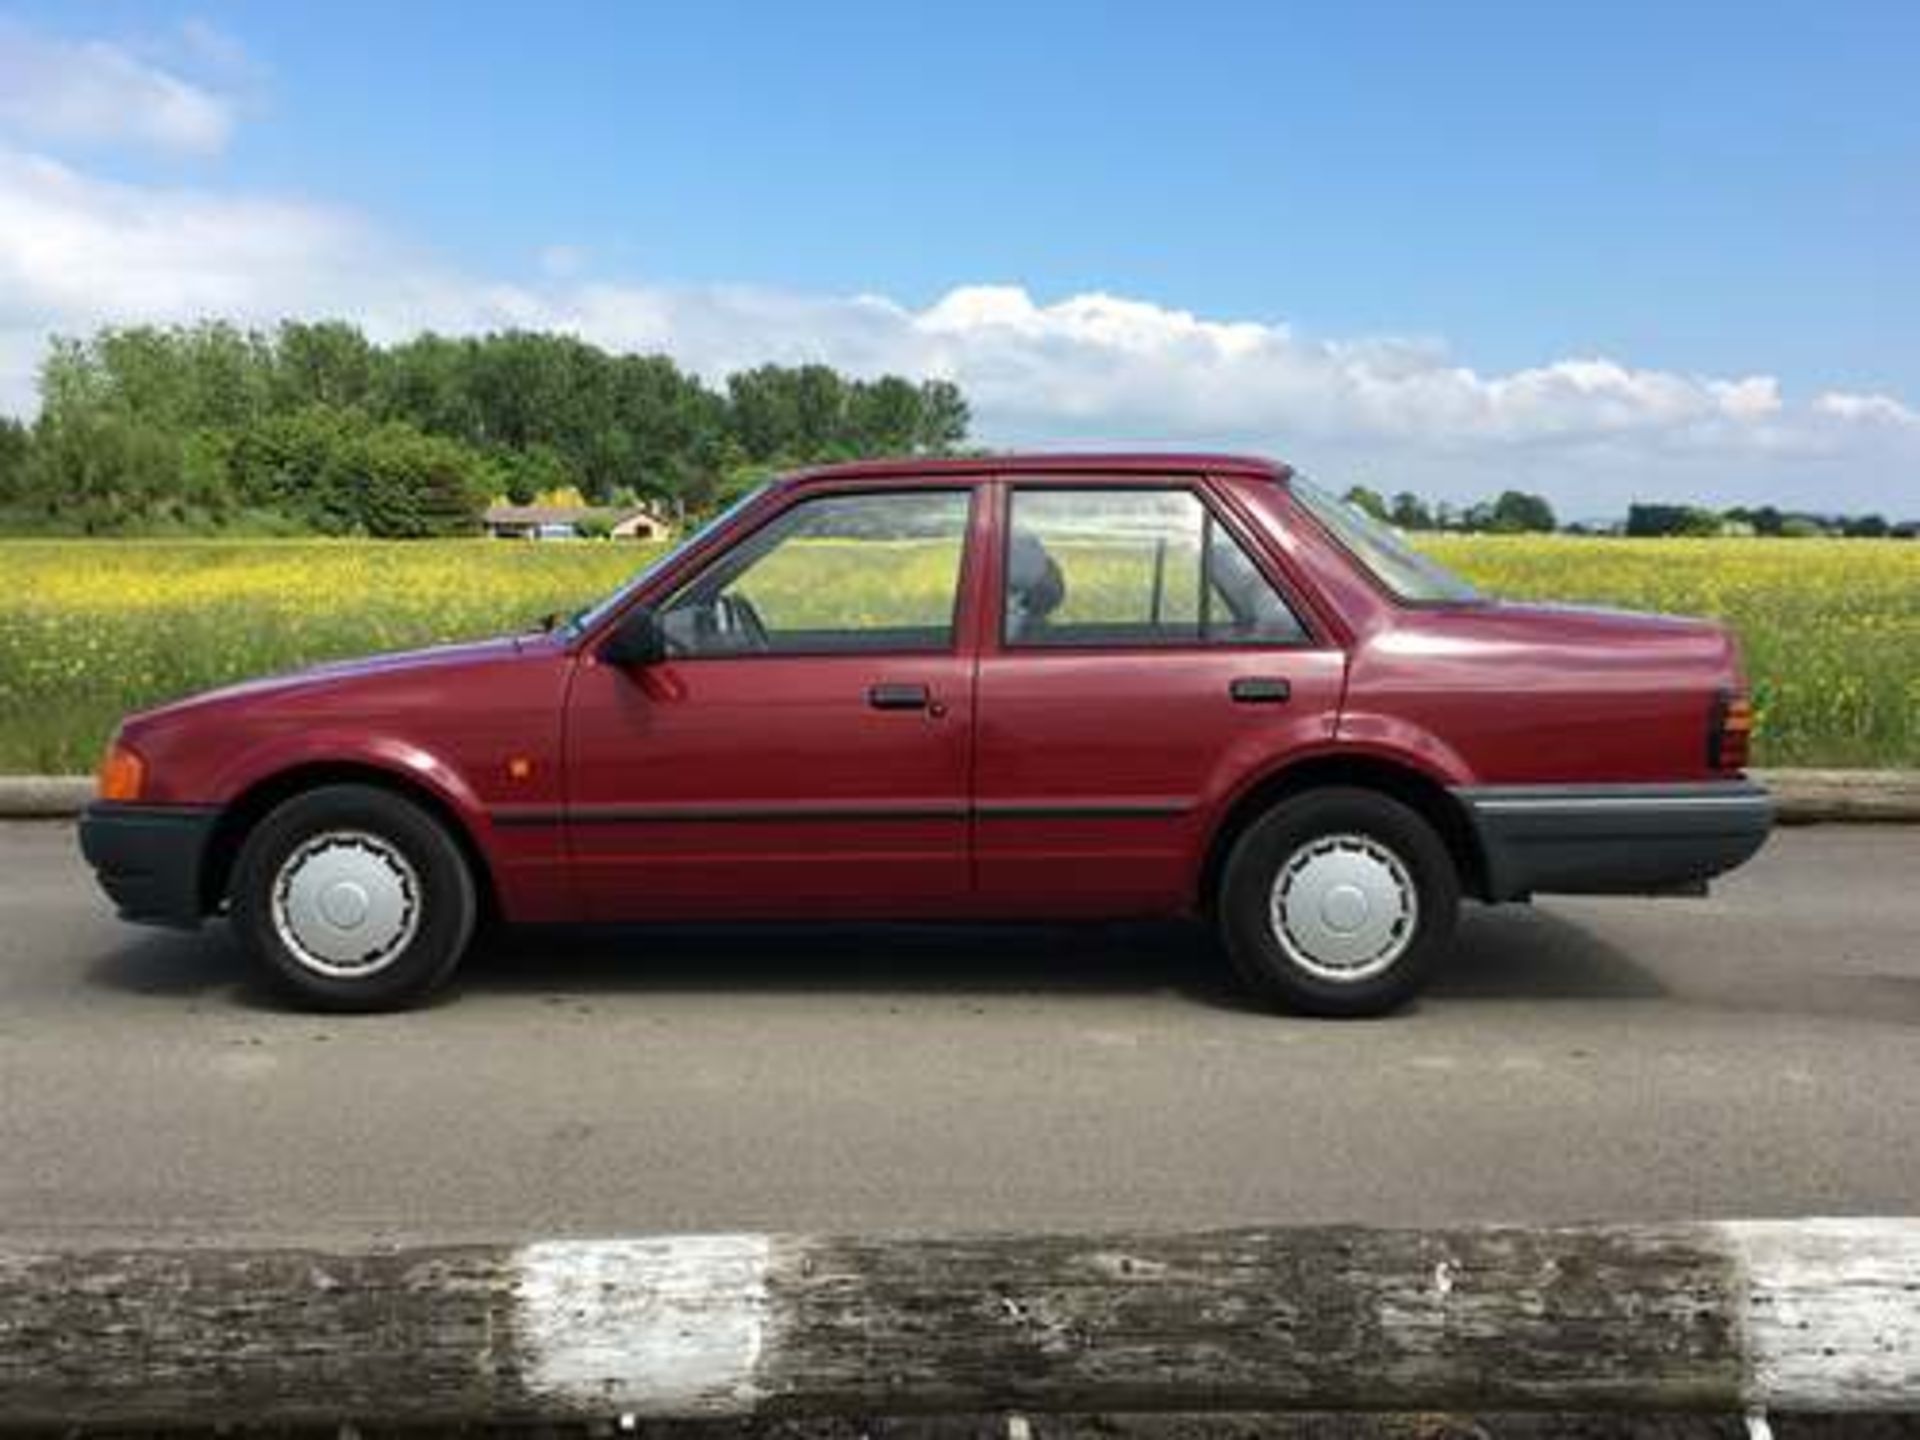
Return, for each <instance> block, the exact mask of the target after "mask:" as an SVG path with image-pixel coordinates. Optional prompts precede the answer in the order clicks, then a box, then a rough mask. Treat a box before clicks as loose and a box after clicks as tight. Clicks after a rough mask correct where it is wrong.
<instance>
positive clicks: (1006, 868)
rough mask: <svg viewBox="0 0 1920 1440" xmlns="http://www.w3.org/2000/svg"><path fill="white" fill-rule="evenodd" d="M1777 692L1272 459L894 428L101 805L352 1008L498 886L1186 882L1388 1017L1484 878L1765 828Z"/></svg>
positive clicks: (903, 915) (106, 818)
mask: <svg viewBox="0 0 1920 1440" xmlns="http://www.w3.org/2000/svg"><path fill="white" fill-rule="evenodd" d="M474 563H475V564H476V565H482V564H485V563H486V557H485V555H484V554H483V553H481V552H480V551H478V550H476V551H475V554H474ZM1750 718H1751V717H1750V709H1749V705H1748V701H1747V698H1746V694H1745V690H1744V685H1743V680H1742V676H1741V670H1740V662H1739V657H1738V654H1737V651H1736V647H1735V644H1734V641H1733V639H1732V637H1731V636H1730V635H1729V634H1728V632H1727V631H1726V630H1725V629H1724V628H1722V627H1721V626H1719V625H1716V624H1712V623H1708V622H1705V621H1699V620H1683V619H1670V618H1665V617H1660V616H1652V615H1636V614H1627V613H1622V612H1618V611H1608V610H1593V609H1576V608H1570V607H1564V606H1547V605H1521V604H1511V603H1508V602H1505V601H1501V600H1496V599H1491V598H1488V597H1485V596H1482V595H1480V594H1477V593H1476V592H1475V591H1474V590H1473V589H1472V588H1471V587H1469V586H1468V585H1467V584H1465V583H1464V582H1462V581H1461V580H1459V579H1457V578H1456V577H1454V576H1452V575H1450V574H1448V573H1447V572H1445V571H1444V570H1442V569H1440V568H1439V567H1438V566H1436V565H1435V564H1434V563H1433V562H1431V561H1430V560H1427V559H1425V558H1423V557H1421V556H1420V555H1418V554H1416V553H1414V552H1413V551H1411V550H1409V549H1408V548H1407V547H1406V546H1405V545H1403V544H1402V543H1401V541H1400V540H1399V539H1398V537H1397V536H1395V535H1394V534H1393V532H1392V531H1390V530H1388V529H1386V528H1384V527H1382V526H1379V525H1376V524H1375V523H1373V522H1372V521H1370V520H1368V519H1367V518H1365V517H1364V516H1362V515H1360V514H1359V513H1357V512H1356V511H1354V510H1352V509H1350V508H1348V507H1347V506H1345V505H1343V504H1342V503H1340V502H1339V501H1337V500H1335V499H1333V498H1331V497H1330V496H1329V495H1327V494H1326V493H1324V492H1323V491H1320V490H1318V489H1316V488H1314V486H1313V485H1312V484H1311V483H1309V482H1308V481H1307V480H1306V479H1304V478H1303V477H1301V476H1299V475H1297V474H1295V473H1293V472H1291V471H1290V470H1288V469H1287V468H1286V467H1285V466H1282V465H1277V464H1273V463H1269V462H1266V461H1261V460H1249V459H1242V458H1235V457H1230V456H1217V455H1072V456H1058V455H1056V456H1013V455H1003V456H995V457H990V458H982V459H964V460H937V461H936V460H907V461H897V462H871V463H864V464H858V465H844V466H837V467H834V468H830V469H821V470H812V471H807V472H804V473H801V474H796V475H792V476H789V477H787V478H784V479H780V480H776V481H773V482H772V483H770V484H768V485H766V486H764V487H763V488H761V489H759V490H757V491H755V492H753V493H752V494H751V495H749V496H747V497H746V498H745V499H743V500H742V501H741V502H740V503H739V504H737V505H735V506H734V507H733V508H732V509H731V510H729V511H728V512H726V513H725V514H723V515H721V516H720V517H719V518H718V519H716V520H715V521H714V522H712V523H711V524H710V525H708V526H707V527H706V528H705V529H704V530H702V531H700V532H698V533H697V534H695V535H693V536H692V537H691V538H690V539H689V540H688V541H687V542H686V543H685V544H683V545H682V546H680V547H679V548H678V549H677V550H676V551H674V552H673V553H671V554H669V555H667V556H666V557H665V558H663V559H661V560H659V561H658V562H656V563H655V564H653V565H651V566H649V567H648V568H647V569H646V570H644V571H643V572H642V573H641V574H639V575H638V576H636V577H635V578H634V579H633V580H632V581H631V582H630V583H629V584H627V585H626V586H625V587H623V588H622V589H620V590H619V591H618V592H617V593H615V594H613V595H611V596H609V597H608V598H607V599H605V600H603V601H602V602H600V603H599V604H598V605H595V606H593V607H592V608H591V609H587V610H584V611H582V612H581V613H579V614H577V615H575V616H573V617H572V618H571V619H568V620H566V621H564V622H563V623H558V624H555V625H552V626H551V627H550V628H549V629H547V630H544V631H540V632H537V633H529V634H523V635H516V636H511V637H508V638H503V639H498V640H491V641H485V642H482V643H479V644H470V645H453V646H446V647H442V648H436V649H430V650H422V651H418V652H414V653H409V654H399V655H385V656H378V657H375V658H371V659H367V660H360V661H353V662H348V663H343V664H331V665H322V666H319V667H317V668H315V669H312V670H307V671H303V672H301V673H299V674H295V675H290V676H286V677H283V678H277V679H270V680H261V681H256V682H253V683H250V684H244V685H238V686H234V687H232V688H230V689H224V690H217V691H214V692H212V693H209V694H205V695H199V696H195V697H193V698H190V699H186V700H182V701H179V702H178V703H175V704H171V705H167V706H163V707H161V708H159V709H155V710H149V711H146V712H144V713H142V714H138V715H134V716H131V717H130V718H128V719H127V720H126V721H125V723H124V724H123V725H122V727H121V729H120V731H119V733H118V734H117V735H116V736H115V738H114V740H113V742H112V745H111V747H110V749H109V751H108V753H107V756H106V758H105V760H104V761H103V763H102V767H101V790H100V798H99V799H98V801H97V802H96V803H94V804H93V805H92V806H91V807H90V808H89V809H88V811H87V813H86V815H85V817H84V819H83V821H82V823H81V828H80V843H81V847H82V849H83V850H84V852H85V854H86V856H87V858H88V860H89V861H90V862H91V863H92V864H93V866H94V868H95V869H96V871H97V872H98V874H99V877H100V881H101V884H102V885H103V886H104V887H105V889H106V891H107V893H108V894H109V895H110V896H111V897H112V899H113V900H114V901H115V902H116V904H117V905H118V906H119V908H120V913H121V914H122V915H123V916H125V917H126V918H128V919H130V920H139V921H151V922H157V923H162V924H173V925H186V926H192V925H195V924H198V923H199V922H200V921H201V920H202V919H203V918H204V917H207V916H210V915H216V914H225V915H226V916H227V917H228V919H229V921H230V923H231V925H232V927H233V929H234V932H235V933H236V934H237V935H238V936H239V938H240V941H241V943H242V944H243V946H244V947H245V949H246V950H247V951H248V952H249V953H250V954H251V955H252V956H253V957H254V958H255V959H256V960H257V962H258V963H259V965H260V966H261V967H263V969H264V970H265V972H266V973H267V974H268V975H270V976H271V977H272V978H273V979H274V980H275V981H277V982H278V983H279V985H280V986H281V987H282V988H283V989H284V990H286V991H287V992H289V993H290V994H291V996H293V997H294V998H295V999H297V1000H299V1001H302V1002H304V1003H306V1004H309V1005H313V1006H318V1007H325V1008H329V1009H342V1010H371V1009H380V1008H387V1007H394V1006H399V1005H403V1004H406V1003H408V1002H411V1001H416V1000H418V999H420V998H421V997H422V996H424V995H426V994H427V993H428V992H430V991H431V990H433V989H434V987H435V986H437V985H439V984H440V983H441V982H442V981H444V980H445V979H446V978H447V976H448V975H449V973H450V972H451V971H452V970H453V968H454V966H455V965H456V963H457V962H458V961H459V959H460V956H461V953H462V951H464V950H465V949H466V947H467V944H468V940H469V938H470V937H471V935H472V934H473V931H474V928H475V925H476V923H478V922H480V921H482V920H497V921H505V922H511V923H539V922H556V921H593V922H602V921H605V922H631V921H651V920H689V919H726V920H740V919H781V920H806V919H836V920H845V919H951V920H982V919H1034V920H1040V919H1044V920H1067V919H1117V918H1127V917H1164V916H1183V915H1185V916H1195V917H1202V918H1205V919H1206V920H1207V921H1209V922H1210V923H1211V924H1212V925H1214V926H1216V927H1217V928H1218V931H1219V934H1220V937H1221V939H1222V941H1223V942H1224V945H1225V948H1226V950H1227V953H1228V954H1229V955H1230V956H1231V957H1232V960H1233V963H1234V964H1235V966H1236V967H1237V969H1238V971H1239V973H1240V975H1241V976H1242V977H1243V978H1244V980H1245V982H1246V984H1247V985H1248V986H1249V987H1251V989H1252V990H1253V991H1254V992H1255V993H1256V994H1258V995H1259V996H1261V997H1264V998H1265V999H1266V1000H1268V1001H1270V1002H1272V1003H1274V1004H1276V1005H1280V1006H1283V1007H1286V1008H1290V1009H1294V1010H1298V1011H1305V1012H1309V1013H1314V1014H1321V1015H1362V1014H1373V1013H1378V1012H1381V1011H1385V1010H1388V1009H1390V1008H1392V1007H1393V1006H1395V1005H1397V1004H1398V1003H1400V1002H1401V1001H1403V1000H1405V999H1406V998H1407V997H1409V996H1410V995H1412V994H1413V993H1414V992H1415V991H1416V990H1417V989H1418V988H1419V987H1420V985H1421V983H1422V982H1423V981H1424V980H1426V978H1427V977H1428V976H1429V975H1430V974H1431V972H1432V971H1433V969H1434V966H1435V964H1436V963H1437V962H1438V961H1439V959H1440V958H1441V956H1442V954H1443V953H1444V951H1445V950H1446V948H1447V946H1448V944H1449V941H1450V938H1451V934H1452V931H1453V928H1454V919H1455V913H1456V911H1457V910H1458V908H1459V904H1460V901H1461V898H1462V897H1463V896H1466V897H1472V898H1474V899H1477V900H1481V901H1488V902H1494V901H1510V900H1524V899H1526V898H1528V897H1530V896H1532V895H1534V894H1537V893H1543V892H1568V891H1573V892H1583V893H1636V892H1637V893H1647V892H1659V891H1676V890H1680V891H1694V892H1696V893H1697V892H1698V891H1700V890H1703V889H1704V886H1705V882H1706V880H1707V879H1708V878H1709V877H1710V876H1713V875H1716V874H1718V873H1720V872H1722V871H1725V870H1727V869H1729V868H1730V867H1732V866H1735V865H1738V864H1740V863H1741V862H1742V861H1744V860H1745V859H1747V858H1748V857H1749V856H1751V855H1752V854H1753V853H1754V852H1755V851H1756V850H1757V849H1759V847H1760V846H1761V844H1762V843H1763V842H1764V841H1765V839H1766V836H1767V832H1768V829H1769V827H1770V825H1771V823H1772V806H1771V802H1770V800H1769V798H1768V796H1767V793H1766V791H1765V790H1764V789H1762V788H1761V787H1760V786H1759V785H1757V784H1754V783H1752V782H1751V781H1749V780H1747V779H1746V778H1745V777H1744V776H1743V774H1742V767H1743V766H1744V764H1745V763H1746V758H1747V739H1748V731H1749V727H1750Z"/></svg>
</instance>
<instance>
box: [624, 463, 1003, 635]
mask: <svg viewBox="0 0 1920 1440" xmlns="http://www.w3.org/2000/svg"><path fill="white" fill-rule="evenodd" d="M968 501H969V495H968V492H966V491H964V490H916V491H913V492H910V493H909V492H899V493H885V494H860V495H824V496H821V497H820V498H818V499H815V500H803V501H802V502H800V503H799V504H798V505H795V506H794V507H793V508H792V509H791V510H788V511H786V512H785V513H784V514H782V515H780V516H779V517H778V518H777V519H775V520H773V521H771V522H769V523H768V524H767V525H766V526H765V527H764V528H763V529H761V530H760V531H758V532H757V533H755V534H754V535H752V536H750V537H749V538H747V539H746V540H744V541H742V542H741V543H740V544H739V545H738V546H737V547H735V548H734V549H733V550H732V551H731V552H729V553H728V554H727V555H725V556H724V557H722V558H721V559H720V560H719V561H718V562H717V563H716V564H714V565H713V566H711V567H710V568H709V569H707V570H706V571H704V572H703V573H702V574H701V575H699V576H698V577H697V578H696V579H694V580H693V581H692V582H691V583H690V584H689V585H688V586H687V587H686V588H685V589H684V590H682V591H681V592H680V593H679V594H678V595H676V596H674V597H673V599H671V600H669V601H668V602H667V603H666V605H665V606H664V607H663V608H662V610H661V617H660V619H661V628H662V630H663V631H664V633H665V636H666V641H667V649H668V653H670V654H673V655H680V656H696V657H697V656H710V655H756V654H771V655H799V654H836V653H857V652H861V651H879V650H886V651H903V650H906V651H912V650H946V649H949V648H951V646H952V644H953V624H954V608H955V604H956V601H957V598H958V595H959V588H960V557H961V553H962V551H963V550H964V549H965V546H966V534H967V511H968Z"/></svg>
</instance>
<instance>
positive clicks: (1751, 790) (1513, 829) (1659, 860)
mask: <svg viewBox="0 0 1920 1440" xmlns="http://www.w3.org/2000/svg"><path fill="white" fill-rule="evenodd" d="M1453 793H1454V795H1455V796H1456V797H1457V798H1458V799H1459V800H1460V802H1461V804H1462V805H1464V806H1465V807H1466V812H1467V815H1468V817H1469V818H1470V819H1471V821H1472V823H1473V828H1474V833H1475V834H1476V835H1477V836H1478V838H1479V841H1480V853H1481V855H1482V856H1483V857H1484V859H1485V861H1486V871H1487V873H1486V882H1487V884H1486V888H1487V896H1486V898H1487V899H1489V900H1519V899H1523V898H1525V897H1526V896H1528V895H1532V894H1535V893H1537V892H1543V893H1553V894H1563V895H1567V894H1571V895H1631V894H1645V893H1648V892H1651V891H1658V890H1673V889H1677V888H1682V887H1686V886H1691V885H1698V884H1703V883H1704V882H1705V881H1707V880H1708V879H1710V878H1711V877H1713V876H1715V875H1719V874H1721V873H1723V872H1725V871H1728V870H1731V869H1732V868H1733V867H1734V866H1736V865H1738V864H1740V863H1742V862H1743V861H1745V860H1747V859H1749V858H1750V857H1751V856H1752V855H1753V854H1754V852H1755V851H1757V850H1758V849H1759V848H1760V847H1761V846H1762V845H1764V844H1765V843H1766V839H1767V833H1768V831H1770V830H1771V829H1772V828H1773V797H1772V796H1770V795H1769V794H1768V793H1767V791H1766V789H1765V788H1764V787H1763V786H1760V785H1756V784H1755V783H1753V782H1752V781H1750V780H1709V781H1704V782H1701V783H1698V784H1674V785H1478V786H1463V787H1461V788H1459V789H1456V790H1455V791H1454V792H1453Z"/></svg>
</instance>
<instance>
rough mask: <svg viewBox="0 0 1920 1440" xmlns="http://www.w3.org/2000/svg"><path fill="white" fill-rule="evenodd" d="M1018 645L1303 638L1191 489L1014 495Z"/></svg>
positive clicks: (1008, 629) (1013, 628) (1009, 584)
mask: <svg viewBox="0 0 1920 1440" xmlns="http://www.w3.org/2000/svg"><path fill="white" fill-rule="evenodd" d="M1010 522H1011V523H1010V525H1009V527H1008V534H1007V554H1006V585H1005V594H1004V596H1003V605H1002V619H1001V626H1002V630H1001V633H1002V635H1003V637H1004V639H1005V641H1006V643H1007V644H1009V645H1017V646H1075V645H1079V646H1094V645H1292V644H1299V643H1302V642H1304V641H1305V640H1306V638H1307V635H1306V631H1305V629H1304V628H1303V627H1302V626H1301V624H1300V621H1299V619H1298V618H1297V617H1296V616H1295V615H1294V613H1293V611H1292V610H1291V609H1289V608H1288V606H1287V603H1286V601H1285V600H1283V599H1281V598H1280V595H1279V593H1278V592H1277V591H1275V589H1274V588H1273V586H1272V585H1271V584H1270V583H1269V582H1268V580H1267V578H1266V576H1265V575H1263V574H1261V572H1260V569H1259V567H1258V566H1257V565H1255V564H1254V562H1253V559H1252V557H1251V556H1249V555H1248V554H1247V552H1246V551H1245V550H1243V549H1242V548H1241V547H1240V544H1239V542H1238V541H1237V540H1235V539H1234V537H1233V536H1232V535H1231V534H1230V533H1229V532H1228V531H1227V530H1225V529H1224V528H1223V527H1222V526H1221V525H1220V523H1219V522H1218V521H1217V520H1215V519H1214V517H1213V512H1212V511H1210V510H1208V509H1207V507H1206V505H1205V504H1204V503H1203V502H1202V501H1201V499H1200V497H1199V496H1198V495H1196V494H1194V492H1193V491H1191V490H1187V489H1182V488H1174V487H1169V488H1167V489H1145V488H1133V487H1129V488H1126V489H1112V490H1096V489H1080V488H1078V487H1075V488H1072V489H1058V490H1046V489H1016V490H1015V491H1014V492H1013V504H1012V511H1011V516H1010Z"/></svg>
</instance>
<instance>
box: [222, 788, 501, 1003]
mask: <svg viewBox="0 0 1920 1440" xmlns="http://www.w3.org/2000/svg"><path fill="white" fill-rule="evenodd" d="M478 908H479V907H478V901H477V897H476V895H475V891H474V883H473V875H472V872H471V871H470V870H469V869H468V866H467V861H466V857H465V856H464V855H463V854H462V853H461V851H460V846H459V845H458V844H457V843H456V842H455V840H454V838H453V836H452V835H450V834H449V833H448V832H447V829H446V827H445V826H444V825H442V824H441V823H440V822H439V821H438V820H436V819H435V818H434V817H433V816H432V815H430V814H429V813H428V812H427V811H425V810H424V809H422V808H421V807H420V806H419V805H416V804H415V803H414V802H412V801H411V800H408V799H406V798H405V797H403V796H400V795H396V794H394V793H392V792H391V791H387V790H382V789H380V788H379V787H377V786H372V785H327V786H323V787H320V788H318V789H314V790H309V791H306V792H304V793H302V794H299V795H295V796H293V797H292V798H291V799H289V800H286V801H283V802H282V803H281V804H280V805H279V806H277V807H276V808H275V809H274V810H273V811H271V812H270V813H269V814H268V815H267V816H266V818H265V819H263V820H262V821H261V822H260V823H259V825H257V826H256V827H255V828H254V830H253V831H252V833H251V834H249V835H248V836H247V839H246V843H245V844H244V845H243V846H242V847H241V850H240V855H239V859H238V860H237V862H236V863H235V865H234V873H233V887H232V909H231V914H232V919H233V927H234V931H235V933H236V935H237V936H238V937H239V939H240V942H241V944H242V946H243V947H244V948H245V949H246V950H247V952H248V953H249V954H250V955H251V956H252V957H253V959H254V960H255V961H256V963H258V964H259V965H260V967H261V968H262V969H263V970H264V972H265V973H266V975H267V977H268V978H269V979H270V980H271V981H272V982H273V983H274V985H275V986H276V988H278V989H279V990H280V991H281V992H282V993H283V994H285V995H287V996H289V997H290V998H292V999H294V1000H296V1001H298V1002H300V1003H301V1004H303V1005H307V1006H310V1007H312V1008H314V1009H321V1010H390V1009H398V1008H400V1007H402V1006H405V1005H409V1004H412V1003H414V1002H416V1001H418V1000H420V999H422V998H423V997H424V996H426V995H427V994H428V993H429V992H431V991H432V990H433V989H434V988H435V987H437V986H438V985H439V984H440V983H441V982H442V981H444V980H445V979H446V978H447V976H448V975H449V974H451V973H452V971H453V967H454V966H455V965H456V964H458V963H459V960H460V956H461V954H462V953H463V952H464V951H465V949H466V946H467V941H468V939H469V938H470V937H471V935H472V933H473V925H474V919H475V916H476V913H477V911H478Z"/></svg>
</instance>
